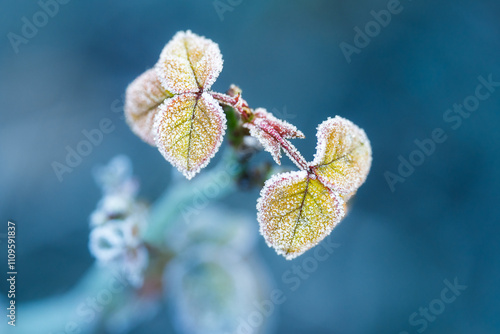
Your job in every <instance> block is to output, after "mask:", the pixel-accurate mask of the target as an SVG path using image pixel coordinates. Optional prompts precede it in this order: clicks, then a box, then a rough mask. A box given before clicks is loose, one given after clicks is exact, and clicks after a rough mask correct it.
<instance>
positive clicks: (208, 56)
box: [156, 30, 223, 94]
mask: <svg viewBox="0 0 500 334" xmlns="http://www.w3.org/2000/svg"><path fill="white" fill-rule="evenodd" d="M222 64H223V61H222V54H221V53H220V50H219V46H218V45H217V44H216V43H214V42H213V41H211V40H209V39H207V38H205V37H201V36H198V35H196V34H193V33H192V32H191V31H189V30H188V31H186V32H184V31H180V32H178V33H177V34H175V36H174V37H173V38H172V40H171V41H170V42H168V43H167V45H166V46H165V48H164V49H163V51H162V52H161V55H160V59H159V61H158V63H157V64H156V69H157V71H158V76H159V78H160V80H161V82H162V84H163V86H164V87H165V88H166V89H167V90H169V91H170V92H172V93H175V94H182V93H196V92H198V91H206V90H208V89H210V87H211V86H212V84H213V83H214V82H215V80H216V79H217V77H218V76H219V73H220V71H221V70H222Z"/></svg>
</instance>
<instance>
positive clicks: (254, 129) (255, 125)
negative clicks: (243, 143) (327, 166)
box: [243, 108, 305, 164]
mask: <svg viewBox="0 0 500 334" xmlns="http://www.w3.org/2000/svg"><path fill="white" fill-rule="evenodd" d="M254 117H255V118H254V119H253V121H252V122H250V123H245V124H244V125H243V126H245V127H246V128H248V129H249V130H250V135H251V136H252V137H254V138H257V139H258V140H259V142H260V143H261V144H262V146H263V147H264V150H266V151H267V152H269V153H271V156H272V157H273V159H274V161H276V163H277V164H281V161H280V160H281V144H280V143H279V142H278V141H277V140H276V139H275V138H274V137H273V136H272V135H271V134H269V132H268V131H266V129H268V128H271V129H273V130H274V131H276V133H278V134H279V136H280V137H281V138H283V139H284V140H286V139H292V138H305V137H304V134H303V133H302V132H301V131H299V130H298V129H297V128H296V127H295V126H294V125H292V124H290V123H288V122H285V121H282V120H280V119H277V118H276V117H274V116H273V115H272V114H271V113H269V112H267V111H266V109H264V108H257V109H255V111H254ZM285 152H287V153H288V151H286V150H285ZM296 153H297V154H298V152H296ZM292 160H293V158H292Z"/></svg>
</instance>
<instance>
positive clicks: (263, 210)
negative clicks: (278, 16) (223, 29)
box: [125, 31, 371, 259]
mask: <svg viewBox="0 0 500 334" xmlns="http://www.w3.org/2000/svg"><path fill="white" fill-rule="evenodd" d="M222 65H223V61H222V55H221V53H220V50H219V47H218V45H217V44H215V43H214V42H212V41H210V40H208V39H206V38H204V37H200V36H198V35H195V34H193V33H192V32H191V31H187V32H179V33H177V34H176V35H175V36H174V37H173V39H172V40H171V41H170V42H168V43H167V45H166V46H165V48H164V49H163V51H162V52H161V55H160V58H159V60H158V63H157V64H156V65H155V66H154V70H148V71H146V73H144V74H142V75H141V76H139V77H138V78H137V79H136V80H135V81H134V82H132V83H131V84H130V86H129V87H128V89H127V94H126V105H125V114H126V116H127V120H128V123H129V124H130V127H131V129H132V130H133V131H134V132H135V133H136V134H137V135H138V136H139V137H140V138H142V139H143V140H144V141H146V142H148V143H150V144H154V145H156V146H157V147H158V149H159V151H160V152H161V154H162V155H163V156H164V157H165V159H166V160H168V161H169V162H170V163H171V164H172V165H174V166H175V167H176V168H177V169H178V170H179V171H181V172H182V173H183V174H184V175H185V176H186V177H187V178H188V179H191V178H192V177H193V176H194V175H195V174H197V173H198V172H199V171H200V170H201V169H202V168H204V167H205V166H206V165H207V164H208V163H209V161H210V159H211V158H212V157H213V156H214V154H215V153H216V152H217V150H218V149H219V146H220V145H221V142H222V139H223V136H224V134H225V130H226V128H228V129H229V133H228V136H229V142H230V144H231V145H232V146H233V148H235V150H236V152H238V151H239V152H241V149H242V147H245V143H249V140H248V138H249V137H250V138H255V139H257V141H258V142H259V143H260V144H261V146H262V147H263V148H264V150H266V151H268V152H269V153H270V154H271V156H272V158H273V159H274V161H275V162H276V163H277V164H280V163H281V152H282V151H284V152H285V154H286V155H287V156H288V157H289V158H290V160H291V161H292V162H293V163H294V164H295V165H296V166H297V167H298V168H299V169H300V171H297V172H289V173H281V174H277V175H274V176H272V177H271V178H270V179H269V180H267V181H266V182H265V185H264V188H263V189H262V191H261V194H260V195H261V197H260V198H259V200H258V203H257V210H258V214H257V217H258V221H259V224H260V232H261V234H262V235H263V236H264V238H265V240H266V242H267V244H268V245H269V246H270V247H274V248H275V250H276V251H277V252H278V254H281V255H283V256H285V257H286V258H287V259H292V258H294V257H296V256H298V255H301V254H302V253H304V252H305V251H306V250H308V249H310V248H311V247H313V246H315V245H316V244H317V243H318V242H320V241H321V240H322V239H323V238H324V237H325V236H327V235H328V234H329V233H330V232H331V231H332V229H333V228H334V227H335V225H336V224H337V223H338V222H340V221H341V220H342V218H344V216H345V213H346V209H345V207H346V201H347V200H348V199H349V198H350V197H351V196H353V195H354V194H355V192H356V191H357V189H358V188H359V187H360V186H361V185H362V184H363V183H364V181H365V180H366V177H367V175H368V172H369V170H370V166H371V146H370V142H369V140H368V138H367V136H366V134H365V132H364V131H363V130H362V129H360V128H359V127H357V126H356V125H354V124H353V123H352V122H350V121H348V120H346V119H344V118H341V117H339V116H336V117H334V118H329V119H328V120H326V121H324V122H323V123H322V124H321V125H320V126H319V127H318V133H317V137H318V144H317V149H316V154H315V156H314V160H313V161H312V162H307V161H306V160H305V159H304V158H303V156H302V155H301V154H300V152H299V151H298V150H297V149H296V148H295V146H294V145H293V144H292V143H291V142H290V139H294V138H304V134H303V133H302V132H301V131H299V130H298V129H297V128H296V127H295V126H294V125H292V124H290V123H288V122H285V121H283V120H280V119H278V118H276V117H275V116H273V115H272V114H271V113H270V112H268V111H266V110H265V109H263V108H256V109H252V108H250V106H249V105H248V103H247V102H246V101H245V100H244V99H243V98H242V91H241V89H240V88H238V87H237V86H235V85H231V87H230V88H229V90H228V92H227V94H222V93H218V92H214V91H212V90H210V88H211V86H212V84H213V83H214V82H215V80H216V78H217V76H218V75H219V73H220V71H221V70H222ZM223 108H224V109H223ZM226 124H227V125H228V126H226ZM250 143H251V145H250V146H251V147H253V148H255V147H256V146H255V143H254V142H250ZM247 147H248V146H247Z"/></svg>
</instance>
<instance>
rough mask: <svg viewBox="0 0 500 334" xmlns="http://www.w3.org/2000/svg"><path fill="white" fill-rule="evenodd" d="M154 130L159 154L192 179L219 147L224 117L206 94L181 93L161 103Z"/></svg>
mask: <svg viewBox="0 0 500 334" xmlns="http://www.w3.org/2000/svg"><path fill="white" fill-rule="evenodd" d="M154 129H155V136H156V139H155V140H156V146H157V147H158V149H159V150H160V152H161V154H162V155H163V156H164V157H165V159H167V160H168V161H169V162H170V163H171V164H172V165H174V166H175V167H176V168H177V169H178V170H179V171H180V172H182V173H183V174H184V176H186V177H187V178H188V179H191V178H192V177H193V176H194V175H195V174H196V173H198V172H199V171H200V170H201V169H202V168H203V167H205V166H206V165H207V164H208V162H209V161H210V159H211V158H212V157H213V156H214V155H215V153H216V152H217V150H218V149H219V147H220V145H221V143H222V139H223V136H224V133H225V130H226V118H225V115H224V111H223V110H222V108H221V106H220V105H219V104H218V103H217V102H216V101H215V100H214V98H213V97H212V96H211V95H210V94H209V93H206V92H204V93H202V94H201V95H200V94H183V95H177V96H175V97H173V98H172V99H169V100H168V101H167V103H165V104H163V105H162V106H161V108H160V113H158V115H157V116H156V119H155V126H154Z"/></svg>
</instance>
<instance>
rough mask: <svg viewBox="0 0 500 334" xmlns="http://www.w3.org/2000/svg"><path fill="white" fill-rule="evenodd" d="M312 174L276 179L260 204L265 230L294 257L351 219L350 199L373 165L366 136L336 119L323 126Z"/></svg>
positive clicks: (264, 191) (303, 172)
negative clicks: (346, 217) (346, 218)
mask: <svg viewBox="0 0 500 334" xmlns="http://www.w3.org/2000/svg"><path fill="white" fill-rule="evenodd" d="M317 137H318V144H317V148H316V154H315V157H314V160H313V161H312V162H310V163H309V164H308V167H309V168H308V169H307V170H301V171H298V172H290V173H282V174H277V175H274V176H273V177H272V178H271V179H269V180H267V181H266V183H265V185H264V188H263V189H262V191H261V197H260V198H259V201H258V203H257V209H258V217H257V218H258V221H259V224H260V232H261V234H262V235H263V236H264V238H265V240H266V242H267V244H268V245H269V246H270V247H273V248H274V249H275V250H276V252H277V253H278V254H281V255H283V256H285V258H287V259H293V258H295V257H297V256H299V255H301V254H303V253H304V252H305V251H307V250H308V249H310V248H312V247H313V246H315V245H316V244H318V243H319V242H320V241H321V240H323V238H325V237H326V236H327V235H328V234H330V232H331V231H332V230H333V228H334V227H335V225H336V224H337V223H339V222H340V220H341V219H342V218H343V217H344V215H345V212H346V210H345V201H346V200H347V199H348V198H349V197H350V196H352V194H353V193H355V192H356V190H357V189H358V188H359V187H360V186H361V184H363V182H364V181H365V179H366V177H367V175H368V172H369V170H370V166H371V146H370V142H369V140H368V138H367V136H366V134H365V132H364V131H363V130H362V129H360V128H359V127H357V126H356V125H354V124H353V123H352V122H350V121H348V120H346V119H344V118H341V117H338V116H337V117H335V118H331V119H328V120H327V121H325V122H323V123H322V124H321V125H320V126H319V127H318V133H317Z"/></svg>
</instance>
